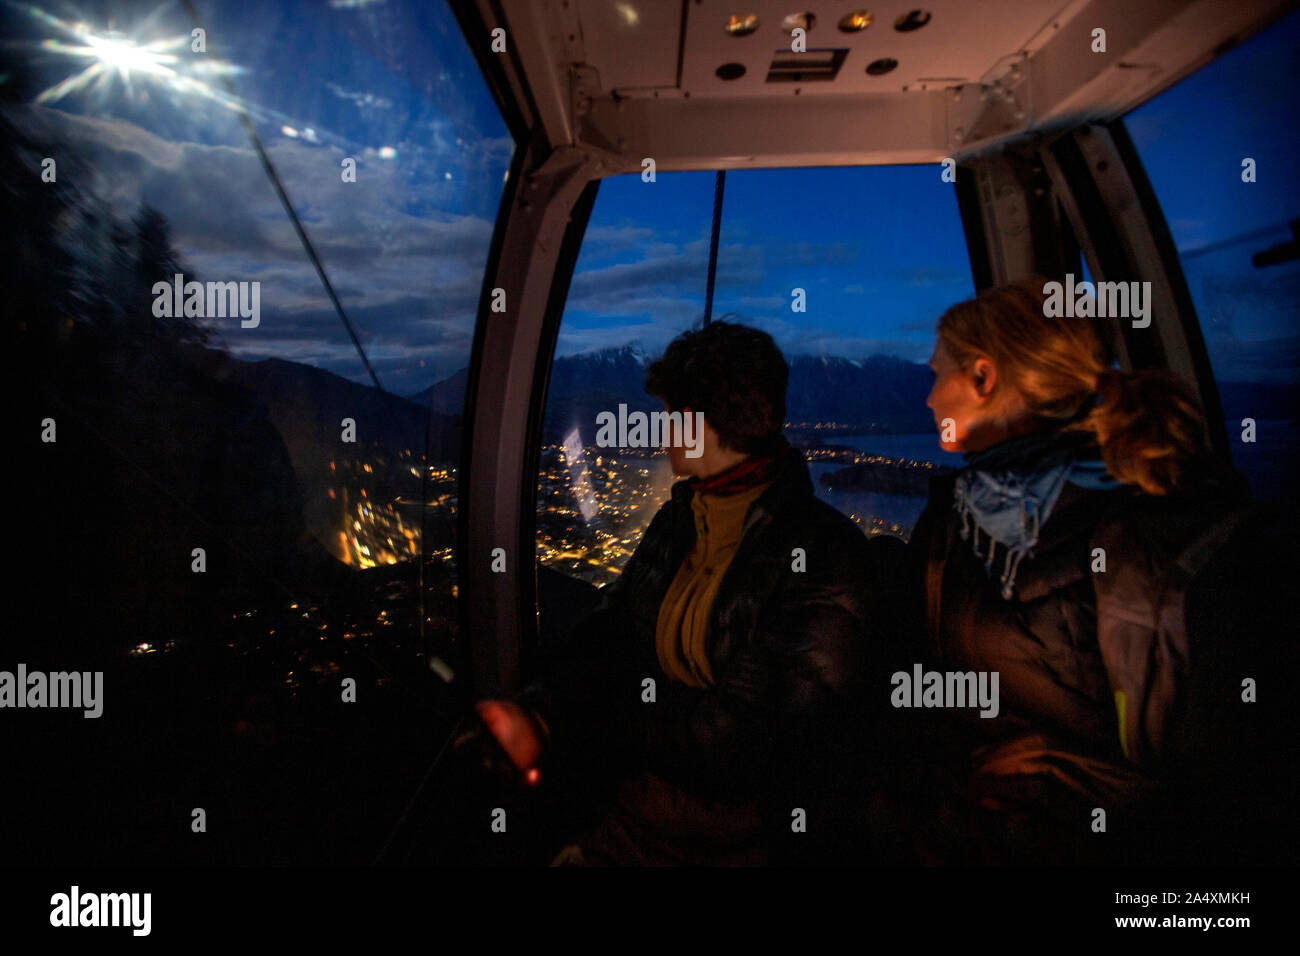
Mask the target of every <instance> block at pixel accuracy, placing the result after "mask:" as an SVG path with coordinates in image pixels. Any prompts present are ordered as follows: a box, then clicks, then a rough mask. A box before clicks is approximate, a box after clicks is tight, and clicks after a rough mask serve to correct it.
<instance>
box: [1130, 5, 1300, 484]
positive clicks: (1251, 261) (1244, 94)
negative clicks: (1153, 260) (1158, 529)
mask: <svg viewBox="0 0 1300 956" xmlns="http://www.w3.org/2000/svg"><path fill="white" fill-rule="evenodd" d="M1298 43H1300V14H1296V13H1293V14H1291V15H1290V16H1288V17H1286V18H1285V19H1283V20H1281V21H1279V22H1278V23H1276V24H1274V25H1273V26H1272V27H1270V28H1268V29H1266V30H1264V31H1263V32H1261V33H1259V34H1257V35H1256V36H1254V37H1252V38H1250V39H1249V40H1247V41H1246V42H1245V43H1243V44H1242V45H1241V46H1239V47H1237V48H1236V49H1234V50H1230V51H1228V52H1227V53H1225V54H1223V55H1222V56H1221V57H1219V58H1218V59H1216V60H1214V61H1213V62H1211V63H1210V64H1208V65H1207V66H1205V67H1204V68H1202V69H1201V70H1199V71H1198V72H1196V73H1194V74H1193V75H1191V76H1190V77H1188V78H1186V79H1184V80H1183V81H1182V82H1180V83H1178V84H1176V85H1175V86H1173V87H1171V88H1170V89H1168V90H1166V91H1165V92H1164V93H1162V94H1161V95H1159V96H1157V97H1156V98H1155V99H1153V100H1151V101H1149V102H1147V103H1145V104H1144V105H1142V106H1141V107H1139V108H1138V109H1136V110H1134V111H1133V112H1131V113H1130V114H1129V115H1128V116H1127V117H1126V118H1125V126H1126V127H1127V129H1128V132H1129V135H1130V137H1131V138H1132V140H1133V142H1134V144H1135V145H1136V147H1137V149H1138V152H1139V154H1140V155H1141V158H1142V162H1143V166H1144V167H1145V168H1146V173H1147V176H1148V178H1149V179H1150V180H1151V184H1152V187H1153V188H1154V190H1155V192H1156V196H1157V198H1158V199H1159V201H1160V205H1161V207H1162V209H1163V211H1164V215H1165V219H1166V221H1167V222H1168V224H1169V229H1170V232H1171V233H1172V234H1173V239H1174V244H1175V245H1176V246H1177V248H1178V256H1179V259H1180V260H1181V263H1182V268H1183V274H1184V275H1185V276H1186V279H1187V285H1188V288H1189V290H1190V292H1191V295H1192V299H1193V301H1194V303H1195V306H1196V312H1197V315H1198V316H1199V317H1200V322H1201V330H1202V333H1203V334H1204V337H1205V343H1206V347H1207V349H1208V351H1209V355H1210V363H1211V365H1212V366H1213V369H1214V376H1215V379H1216V382H1217V385H1218V390H1219V397H1220V400H1221V403H1222V405H1223V412H1224V418H1225V424H1226V426H1227V433H1228V443H1229V446H1230V447H1231V449H1232V457H1233V462H1234V464H1235V465H1236V467H1237V468H1238V469H1239V470H1240V471H1241V472H1242V473H1243V474H1244V475H1245V476H1246V477H1247V478H1248V479H1249V481H1250V483H1251V487H1252V490H1253V491H1254V493H1255V494H1256V495H1257V496H1259V497H1261V498H1263V499H1265V500H1272V501H1280V500H1283V499H1284V498H1289V497H1290V496H1291V495H1292V494H1293V486H1294V478H1295V473H1296V466H1297V457H1298V453H1300V437H1297V436H1300V430H1298V429H1297V425H1298V424H1300V402H1298V401H1297V399H1298V398H1300V334H1298V331H1297V330H1300V193H1297V192H1296V189H1295V166H1294V163H1295V157H1296V156H1297V155H1300V130H1298V129H1297V127H1296V124H1295V121H1294V116H1293V115H1292V113H1293V111H1292V106H1291V102H1290V101H1291V97H1290V96H1289V95H1287V94H1285V93H1284V92H1282V91H1286V90H1294V89H1297V88H1300V60H1297V59H1296V55H1295V50H1296V46H1297V44H1298ZM1263 77H1267V78H1268V79H1267V81H1265V80H1264V79H1262V78H1263Z"/></svg>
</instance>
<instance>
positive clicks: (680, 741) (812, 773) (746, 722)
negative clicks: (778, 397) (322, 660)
mask: <svg viewBox="0 0 1300 956" xmlns="http://www.w3.org/2000/svg"><path fill="white" fill-rule="evenodd" d="M693 493H694V492H693V489H692V483H691V482H690V481H689V480H684V481H679V482H677V483H676V484H674V485H673V488H672V495H671V498H670V500H668V501H667V502H665V503H664V505H663V506H662V507H661V508H660V509H659V511H658V513H657V514H656V515H655V516H654V518H653V520H652V521H651V522H650V525H649V527H648V528H647V529H646V532H645V535H644V537H643V538H642V540H641V543H640V545H639V546H638V547H637V549H636V551H635V553H633V555H632V556H631V557H630V558H629V560H628V562H627V565H626V566H625V568H624V569H623V573H622V575H621V576H620V577H619V578H618V579H617V580H616V581H615V582H613V583H611V584H609V585H607V586H606V587H605V588H604V589H603V590H602V592H601V599H600V601H599V604H598V606H597V608H596V610H595V611H594V613H592V614H591V615H590V616H589V617H587V618H586V619H585V620H584V621H583V622H582V623H581V624H580V626H579V627H578V628H576V633H575V634H574V637H573V641H572V642H571V646H570V647H569V648H568V649H567V653H566V654H565V655H564V657H563V659H562V660H561V661H559V662H557V663H556V664H555V665H553V666H552V667H550V668H549V673H547V674H546V675H545V676H544V678H543V680H542V681H541V682H539V683H538V684H537V685H535V686H534V687H532V688H530V691H529V692H528V693H527V694H526V696H525V701H526V703H528V704H529V705H530V706H532V707H533V708H534V709H535V710H536V711H537V712H538V713H539V714H540V715H541V716H542V717H543V719H544V720H545V721H546V723H547V725H548V727H549V730H550V736H551V743H552V745H553V750H554V752H555V755H556V759H557V760H559V761H561V762H564V761H570V762H572V761H585V766H586V767H587V769H588V771H589V772H590V773H593V774H596V775H600V776H606V777H607V776H609V775H611V774H617V773H620V772H629V771H632V772H635V771H648V772H650V773H653V774H655V775H657V776H659V777H661V778H664V779H667V780H669V781H671V782H672V783H674V784H675V785H678V786H680V787H682V788H683V789H685V790H687V791H689V792H690V793H692V794H694V795H698V796H700V797H702V798H705V799H708V800H718V801H735V802H737V803H741V802H747V801H756V802H757V803H758V804H759V805H761V807H762V813H763V818H764V821H765V824H766V825H765V831H766V833H767V837H768V843H769V849H771V851H772V853H773V858H777V859H779V858H781V856H782V855H783V854H785V853H789V854H790V855H791V856H793V857H798V858H819V857H826V856H834V855H835V854H836V852H837V851H838V852H842V853H844V854H847V853H849V852H851V848H850V847H849V846H848V844H847V843H846V842H845V840H847V839H849V838H848V837H847V836H845V834H847V833H849V832H850V831H851V830H857V829H860V828H861V826H862V824H863V820H862V816H863V814H862V813H861V809H862V808H861V806H860V805H859V804H856V803H855V802H854V801H855V796H854V786H855V781H860V780H861V778H862V777H863V775H864V773H865V772H866V768H865V766H864V760H866V759H867V757H866V753H867V751H868V749H869V748H868V747H867V746H866V744H867V743H868V739H869V735H870V727H869V726H868V725H867V723H866V721H867V720H868V719H869V717H868V711H869V706H868V704H869V702H868V701H867V700H866V695H865V694H864V687H865V686H866V684H867V682H868V680H869V679H873V680H874V681H875V683H876V684H877V686H883V678H882V676H881V675H882V668H883V663H882V662H883V658H884V652H883V645H884V642H885V641H886V640H888V632H889V629H890V627H891V626H892V620H893V619H892V618H891V616H890V613H889V612H887V611H886V610H885V605H886V604H887V602H888V601H889V600H890V598H891V597H892V594H893V592H894V590H895V589H894V588H893V586H892V585H893V580H894V579H893V577H892V575H893V574H894V573H895V569H896V565H897V560H898V558H899V557H900V556H901V553H902V551H903V545H902V542H901V541H899V540H898V539H888V541H885V540H875V539H871V540H869V539H868V538H866V537H865V536H864V535H863V533H862V532H861V531H860V530H859V529H858V528H857V526H856V525H855V524H854V523H853V522H852V521H850V520H849V519H848V518H846V517H845V516H843V515H841V514H840V513H839V512H837V511H836V510H835V509H834V508H832V507H830V506H829V505H827V504H825V503H824V502H822V501H820V500H818V499H817V498H816V497H814V494H813V487H812V482H811V480H810V478H809V474H808V468H807V465H806V464H805V463H804V460H803V456H802V453H801V452H799V451H798V450H797V449H787V450H786V451H785V453H784V454H783V455H782V456H781V458H780V459H779V462H778V467H777V470H776V472H775V477H774V479H773V482H772V484H771V486H770V487H768V488H767V490H766V491H764V492H763V494H762V495H760V496H759V497H758V498H757V499H756V500H755V502H754V503H753V504H752V505H751V506H750V509H749V512H748V514H747V516H746V519H745V525H744V532H743V537H742V540H741V543H740V545H739V547H738V549H737V551H736V554H735V556H734V558H733V560H732V562H731V564H730V565H729V566H728V568H727V570H726V572H725V575H724V578H723V581H722V584H721V585H720V588H719V590H718V592H717V595H716V597H715V599H714V602H713V605H712V609H711V612H710V625H709V637H708V655H709V665H710V670H711V672H712V674H713V676H714V683H713V684H712V685H711V686H707V687H704V688H694V687H689V686H686V685H684V684H681V683H677V682H674V681H671V680H670V679H669V678H668V677H667V676H666V675H665V674H664V673H663V671H662V670H661V668H660V665H659V661H658V657H657V654H656V650H655V628H656V623H657V620H658V615H659V607H660V604H661V602H662V600H663V598H664V595H665V593H666V591H667V589H668V587H669V585H670V583H671V582H672V580H673V578H674V576H675V575H676V573H677V570H678V568H679V567H680V565H681V564H682V561H683V560H684V559H685V557H686V555H687V554H689V553H690V552H691V550H692V548H693V547H694V544H695V538H696V532H695V522H694V517H693V514H692V510H691V497H692V495H693ZM797 549H798V550H797ZM799 550H801V551H802V557H800V555H799V553H798V552H799ZM800 562H802V566H803V567H804V568H805V570H795V566H796V565H797V564H799V563H800ZM647 679H652V680H653V681H654V695H655V700H654V702H653V703H650V702H647V701H646V700H645V699H644V698H645V697H646V696H647V692H646V686H647V685H646V684H645V682H646V681H647ZM883 698H884V695H883V694H879V695H876V699H877V700H883ZM796 808H799V809H803V810H804V811H805V813H806V815H807V832H806V833H803V834H792V832H791V820H792V812H793V811H794V809H796ZM778 845H784V849H782V848H781V847H780V846H778Z"/></svg>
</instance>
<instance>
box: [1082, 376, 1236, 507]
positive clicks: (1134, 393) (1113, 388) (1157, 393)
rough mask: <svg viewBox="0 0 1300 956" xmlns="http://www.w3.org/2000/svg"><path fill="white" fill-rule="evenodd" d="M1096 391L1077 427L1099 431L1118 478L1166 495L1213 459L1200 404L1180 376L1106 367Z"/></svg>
mask: <svg viewBox="0 0 1300 956" xmlns="http://www.w3.org/2000/svg"><path fill="white" fill-rule="evenodd" d="M1096 392H1097V403H1096V405H1095V406H1094V407H1093V408H1092V410H1091V411H1089V412H1088V414H1087V416H1086V417H1084V418H1083V420H1082V421H1080V422H1079V423H1077V424H1076V425H1075V426H1073V427H1074V428H1079V429H1086V430H1088V431H1091V432H1092V433H1093V434H1094V435H1096V437H1097V445H1098V446H1099V447H1100V449H1101V457H1102V460H1103V461H1104V462H1105V463H1106V470H1107V471H1109V472H1110V473H1111V475H1113V476H1114V477H1115V479H1116V480H1117V481H1120V482H1122V483H1123V484H1126V485H1137V486H1138V487H1140V488H1141V489H1142V490H1143V491H1145V492H1147V493H1148V494H1153V495H1167V494H1170V493H1171V492H1174V491H1177V490H1180V489H1182V488H1184V487H1185V486H1186V485H1187V483H1188V479H1189V477H1190V476H1189V471H1199V470H1201V469H1204V468H1205V467H1206V465H1207V463H1208V462H1209V461H1210V459H1211V457H1212V456H1211V453H1210V448H1209V443H1208V441H1207V439H1206V434H1205V425H1204V420H1203V418H1202V416H1201V412H1200V409H1199V408H1198V407H1197V404H1196V401H1195V399H1194V398H1193V396H1192V393H1191V390H1190V389H1188V387H1187V386H1186V384H1184V382H1183V381H1182V380H1181V379H1180V378H1178V377H1177V376H1176V375H1173V374H1172V373H1170V372H1165V371H1156V370H1143V371H1138V372H1116V371H1111V370H1109V369H1107V370H1104V371H1102V372H1100V373H1099V374H1098V375H1097V386H1096Z"/></svg>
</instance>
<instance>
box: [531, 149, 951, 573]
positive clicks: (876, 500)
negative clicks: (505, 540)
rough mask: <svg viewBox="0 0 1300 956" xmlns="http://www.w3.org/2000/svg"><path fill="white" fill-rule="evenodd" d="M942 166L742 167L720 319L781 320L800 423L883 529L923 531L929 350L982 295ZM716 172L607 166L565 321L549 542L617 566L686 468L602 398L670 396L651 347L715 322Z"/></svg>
mask: <svg viewBox="0 0 1300 956" xmlns="http://www.w3.org/2000/svg"><path fill="white" fill-rule="evenodd" d="M941 173H942V168H941V167H939V166H891V167H845V168H811V169H778V170H741V171H731V172H728V174H727V177H726V185H725V190H724V202H723V211H722V221H721V229H720V240H719V253H718V266H717V278H716V289H715V295H714V303H713V313H712V318H713V319H714V320H715V321H717V320H723V321H734V322H740V323H744V324H748V325H754V326H757V327H758V328H761V329H763V330H765V331H767V332H769V333H770V334H771V335H772V336H773V338H774V339H775V340H776V343H777V345H778V346H779V347H780V348H781V350H782V351H783V353H784V354H785V356H786V359H787V361H788V362H789V363H790V366H791V374H790V386H789V390H788V395H787V424H786V429H785V432H786V436H787V438H788V439H789V440H790V441H791V442H792V443H794V444H795V445H797V446H799V447H801V448H803V449H804V453H805V458H806V459H807V460H808V463H809V469H810V472H811V474H812V479H813V484H814V487H815V488H816V492H817V494H818V495H820V496H821V497H822V498H823V499H824V500H826V501H828V502H830V503H831V504H832V505H834V506H835V507H836V508H839V509H840V510H841V511H843V512H844V513H845V514H847V515H849V516H851V517H852V518H853V520H854V521H855V522H857V524H858V525H859V527H861V529H862V531H863V533H864V534H894V535H898V536H900V537H904V538H906V537H907V536H908V535H909V534H910V532H911V528H912V526H913V524H914V523H915V522H916V519H917V518H918V517H919V516H920V513H921V510H922V509H923V507H924V504H925V500H926V497H927V495H928V482H927V479H928V478H929V477H930V476H931V475H933V474H934V473H935V471H936V469H937V468H942V467H951V466H952V465H953V464H954V463H957V464H959V463H960V461H961V459H960V456H957V455H952V454H948V453H945V452H943V451H941V450H940V448H939V445H938V440H937V433H936V430H935V427H934V423H933V418H932V416H931V414H930V410H929V409H928V408H927V407H926V405H925V399H926V395H927V393H928V392H929V389H930V384H931V374H930V370H929V368H928V367H927V363H928V361H929V358H930V353H931V350H932V348H933V344H934V327H935V323H936V321H937V319H938V317H939V314H940V313H941V312H942V311H943V310H944V309H945V308H946V307H947V306H949V305H951V304H953V303H954V302H958V301H960V300H962V299H967V298H970V297H971V296H972V295H974V285H973V281H972V277H971V271H970V260H969V256H968V255H967V251H966V243H965V237H964V233H963V231H962V224H961V219H960V215H959V213H958V207H957V201H956V196H955V194H954V192H953V187H952V184H951V183H945V182H944V181H943V177H942V176H941ZM714 182H715V175H714V173H712V172H690V173H668V174H659V175H657V176H656V179H655V181H654V182H646V181H643V178H642V176H641V175H640V174H632V175H627V176H618V177H613V178H610V179H607V180H605V181H604V182H603V183H602V184H601V186H600V191H599V193H598V195H597V198H596V203H595V206H594V208H593V210H592V214H591V218H590V221H589V224H588V228H587V233H586V237H585V239H584V242H583V246H582V249H581V251H580V253H579V257H578V262H577V265H576V268H575V271H574V277H573V283H572V286H571V288H570V290H569V295H568V300H567V302H566V306H565V311H564V316H563V319H562V322H561V326H560V330H559V339H558V346H557V348H556V353H555V355H556V357H555V360H554V364H553V366H552V370H551V377H550V384H549V391H548V396H547V406H546V412H545V418H544V434H543V449H542V454H541V461H540V463H539V476H538V501H537V509H538V518H537V557H538V561H539V563H540V564H541V565H542V566H543V567H547V568H551V569H554V570H557V571H560V572H563V573H565V574H567V575H570V576H572V577H576V578H580V579H582V580H584V581H587V582H589V583H592V584H596V585H601V584H604V583H607V582H608V581H610V580H612V579H613V578H615V577H616V576H617V575H618V573H619V572H620V571H621V569H622V567H623V564H624V563H625V562H626V560H627V558H628V557H629V556H630V555H631V553H632V551H633V550H635V548H636V546H637V544H638V543H639V541H640V539H641V534H642V532H643V531H644V529H645V527H646V525H647V524H648V523H649V521H650V519H651V518H652V517H653V516H654V513H655V511H656V510H657V509H658V508H659V506H660V505H661V504H662V503H663V502H664V501H665V500H666V498H667V497H668V492H669V488H670V486H671V484H672V482H673V480H674V477H673V475H672V474H671V472H670V469H669V466H668V461H667V456H666V455H665V454H664V453H663V452H662V451H657V450H655V449H653V448H650V449H643V448H630V447H624V448H607V447H601V446H598V445H597V442H596V439H597V431H598V429H597V416H598V415H599V414H600V413H602V412H609V413H612V414H614V415H617V414H618V410H619V405H620V404H624V405H626V406H627V408H628V409H629V413H630V411H632V410H635V409H642V410H644V411H646V412H653V411H660V410H662V406H661V405H660V404H659V402H658V401H657V400H656V399H653V398H651V397H649V396H647V395H646V394H645V392H644V388H643V386H644V381H645V366H646V364H647V362H648V361H649V360H652V359H654V358H657V357H658V356H659V355H661V354H662V353H663V350H664V348H665V347H666V346H667V344H668V342H669V341H670V340H671V339H672V338H673V337H674V336H676V335H677V334H679V333H680V332H682V331H684V330H686V329H687V328H690V327H691V326H692V325H693V324H695V323H698V322H701V321H702V319H703V315H704V304H705V303H704V300H705V289H706V285H707V275H708V252H709V235H710V229H711V217H712V208H713V193H714Z"/></svg>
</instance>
